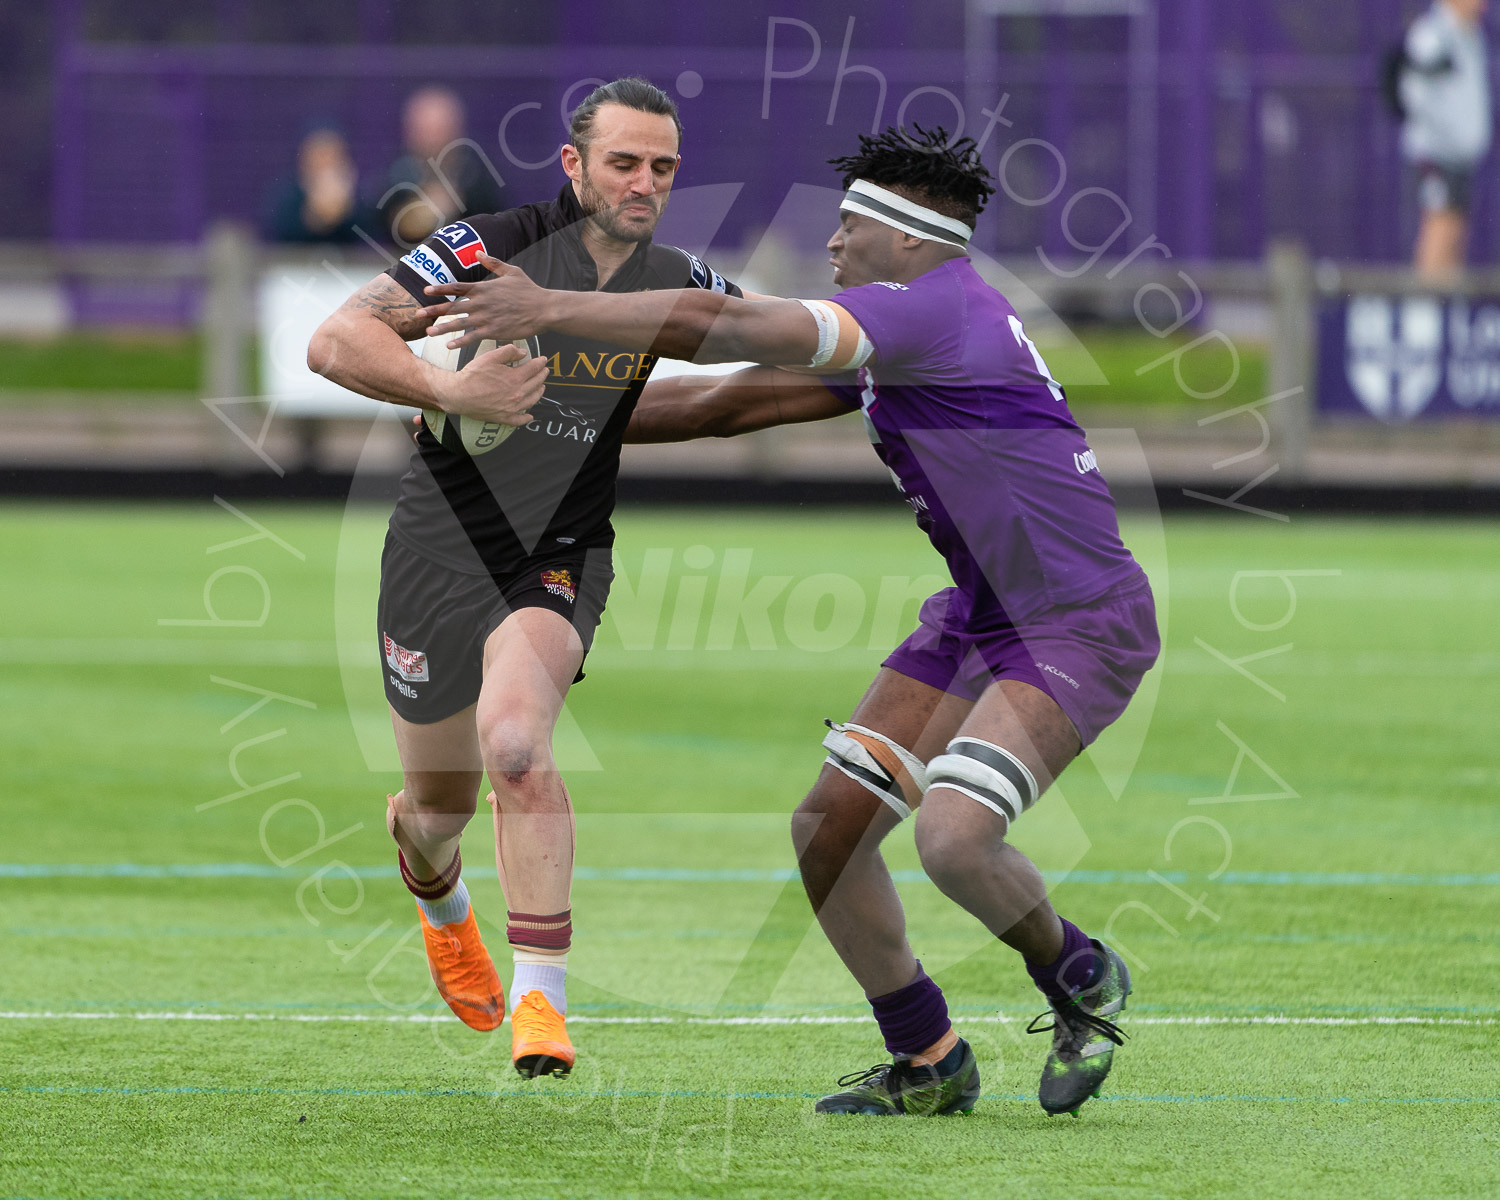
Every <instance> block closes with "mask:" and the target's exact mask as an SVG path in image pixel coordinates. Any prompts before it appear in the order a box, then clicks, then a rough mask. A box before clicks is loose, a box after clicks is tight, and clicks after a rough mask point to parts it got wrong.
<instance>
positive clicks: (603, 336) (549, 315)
mask: <svg viewBox="0 0 1500 1200" xmlns="http://www.w3.org/2000/svg"><path fill="white" fill-rule="evenodd" d="M485 265H486V266H487V267H489V269H490V270H491V271H492V272H494V278H492V279H485V280H481V281H479V282H478V283H453V284H444V285H443V286H442V288H441V289H436V288H428V289H426V290H427V293H428V295H430V296H432V297H434V300H435V302H434V303H432V304H429V305H427V306H426V307H425V308H423V309H421V310H420V315H421V316H422V317H423V318H424V319H427V320H431V321H440V322H441V323H440V324H439V325H438V326H437V327H438V328H439V329H440V330H441V331H442V332H443V333H444V334H448V335H451V337H450V340H449V342H448V345H450V346H464V345H468V344H469V343H471V342H475V341H478V340H480V339H482V338H495V339H497V340H502V341H510V340H511V339H513V338H520V337H529V336H530V335H532V334H534V333H539V332H541V331H542V330H546V329H551V330H554V331H556V332H558V333H566V334H571V335H574V336H579V337H591V338H597V339H599V340H600V341H605V342H612V343H614V344H615V345H618V346H625V347H629V348H631V349H634V350H651V351H653V352H655V353H657V354H665V355H668V356H670V357H672V358H681V359H687V360H689V361H692V362H700V363H716V362H741V361H744V360H746V359H749V360H750V361H751V362H759V363H769V364H780V365H787V366H794V365H803V364H806V363H810V362H811V361H812V360H813V357H814V355H816V354H817V353H818V350H819V346H820V335H819V327H818V322H817V320H816V318H814V317H813V315H812V313H810V312H809V311H808V310H807V309H806V308H804V307H803V306H802V305H801V304H800V303H798V302H797V301H796V300H780V299H770V298H768V299H763V300H754V301H750V300H741V299H737V298H735V297H733V296H725V295H722V294H720V293H718V292H709V291H703V290H700V289H697V288H683V289H680V290H676V289H666V290H661V291H655V292H632V293H619V292H571V291H550V290H548V289H546V288H541V287H538V286H537V285H536V284H534V283H533V282H532V281H531V280H530V279H529V278H528V277H527V275H526V273H525V272H524V271H521V270H519V269H518V268H516V267H511V266H507V265H505V264H504V263H501V262H498V261H496V260H493V259H486V260H485ZM445 295H452V296H456V297H457V299H456V300H452V301H446V302H444V301H443V300H442V297H443V296H445Z"/></svg>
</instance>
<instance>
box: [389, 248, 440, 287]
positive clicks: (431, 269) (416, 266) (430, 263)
mask: <svg viewBox="0 0 1500 1200" xmlns="http://www.w3.org/2000/svg"><path fill="white" fill-rule="evenodd" d="M401 261H402V262H404V263H405V264H406V265H407V266H408V267H410V268H411V269H412V270H413V271H415V272H416V273H417V274H418V275H420V276H421V277H422V278H423V279H425V280H427V282H428V283H432V284H444V283H452V282H453V276H451V275H449V274H448V268H447V267H445V266H444V265H443V260H442V259H440V258H439V257H438V256H437V255H436V254H434V253H433V252H432V251H431V250H429V249H428V248H427V247H426V246H416V247H413V249H412V251H411V253H410V254H404V255H402V256H401Z"/></svg>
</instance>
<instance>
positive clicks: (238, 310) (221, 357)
mask: <svg viewBox="0 0 1500 1200" xmlns="http://www.w3.org/2000/svg"><path fill="white" fill-rule="evenodd" d="M203 266H204V272H205V274H206V276H207V283H208V291H207V294H206V295H205V296H204V302H203V388H204V393H205V395H207V396H208V397H210V398H212V399H233V398H239V397H242V396H245V395H247V394H248V393H249V391H250V371H249V367H250V332H251V330H252V329H253V328H254V327H255V297H254V295H253V291H252V287H253V283H252V281H253V278H254V271H255V242H254V239H253V238H252V237H251V234H250V232H249V230H247V229H246V228H245V227H244V226H243V225H240V224H238V223H236V222H233V221H219V222H216V223H215V224H214V225H212V226H211V227H210V228H209V230H208V232H207V233H206V234H205V235H204V239H203Z"/></svg>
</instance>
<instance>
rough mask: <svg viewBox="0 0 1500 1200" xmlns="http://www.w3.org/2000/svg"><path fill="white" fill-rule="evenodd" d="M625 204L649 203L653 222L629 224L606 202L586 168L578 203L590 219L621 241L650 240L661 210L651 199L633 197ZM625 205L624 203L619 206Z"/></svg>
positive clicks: (610, 235) (579, 183)
mask: <svg viewBox="0 0 1500 1200" xmlns="http://www.w3.org/2000/svg"><path fill="white" fill-rule="evenodd" d="M625 204H647V205H651V208H652V214H653V215H652V219H651V223H650V224H649V225H646V226H641V225H627V224H626V223H625V222H624V221H623V220H621V218H620V214H619V212H618V211H617V209H615V208H611V207H610V206H609V205H608V204H607V203H605V200H604V197H603V196H601V195H600V194H599V192H598V189H596V188H595V187H594V185H593V183H591V182H590V181H589V173H588V171H587V170H585V171H584V172H583V174H582V178H581V179H579V181H578V205H579V207H580V208H582V209H583V211H584V212H585V213H586V214H587V215H588V217H589V219H590V220H591V221H593V222H594V224H595V225H597V226H598V227H599V228H600V230H602V231H603V232H604V233H605V234H607V235H608V236H609V237H612V238H614V239H615V240H616V241H621V242H649V241H650V240H651V235H652V234H653V233H655V232H656V223H657V222H658V221H659V220H661V212H660V211H659V210H657V208H656V206H655V205H654V204H652V202H651V201H650V200H641V199H633V200H627V201H626V202H625ZM623 207H625V205H624V204H622V205H620V206H619V208H623Z"/></svg>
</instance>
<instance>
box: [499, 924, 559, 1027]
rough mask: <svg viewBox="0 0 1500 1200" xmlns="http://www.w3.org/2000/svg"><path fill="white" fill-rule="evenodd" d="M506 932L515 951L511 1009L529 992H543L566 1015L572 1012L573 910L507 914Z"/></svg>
mask: <svg viewBox="0 0 1500 1200" xmlns="http://www.w3.org/2000/svg"><path fill="white" fill-rule="evenodd" d="M505 934H506V937H507V939H508V940H509V941H510V945H511V949H512V950H513V951H514V959H515V966H516V971H515V977H514V978H513V979H512V980H511V985H510V998H511V1009H512V1011H514V1009H515V1006H516V1005H517V1004H520V1003H521V1001H522V1000H523V999H524V998H525V996H526V993H527V992H541V994H542V995H543V996H545V997H546V998H547V1003H548V1004H550V1005H552V1007H553V1008H554V1009H556V1010H557V1011H558V1012H559V1013H562V1014H563V1015H564V1016H566V1015H567V1012H568V994H567V979H568V947H569V946H571V945H572V944H573V910H572V909H571V908H570V909H565V910H564V911H563V912H560V913H523V912H513V913H507V914H506V922H505Z"/></svg>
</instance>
